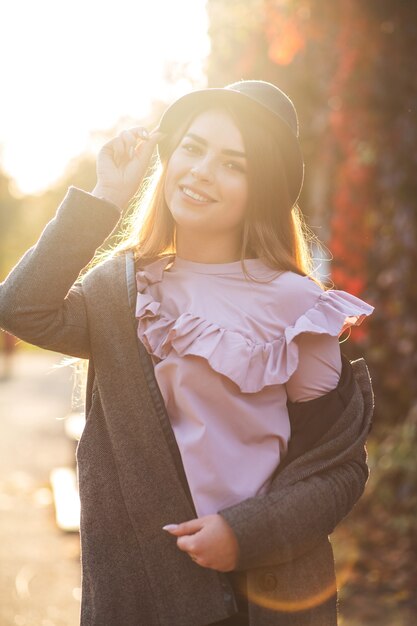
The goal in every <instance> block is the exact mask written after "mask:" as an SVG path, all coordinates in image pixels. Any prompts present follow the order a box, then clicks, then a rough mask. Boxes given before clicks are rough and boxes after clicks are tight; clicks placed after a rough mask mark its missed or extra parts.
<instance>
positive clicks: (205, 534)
mask: <svg viewBox="0 0 417 626" xmlns="http://www.w3.org/2000/svg"><path fill="white" fill-rule="evenodd" d="M164 529H165V530H167V531H168V532H170V533H171V534H172V535H175V536H176V537H178V539H177V546H178V548H179V549H180V550H183V551H184V552H187V553H188V554H189V556H190V557H191V558H192V559H193V561H195V562H196V563H197V564H198V565H201V567H207V568H210V569H215V570H217V571H219V572H230V571H232V570H233V569H234V568H235V567H236V564H237V560H238V556H239V544H238V542H237V539H236V535H235V534H234V532H233V530H232V528H231V527H230V526H229V524H228V523H227V522H226V520H225V519H224V518H223V517H222V516H221V515H218V514H217V513H216V514H214V515H204V516H203V517H198V518H197V519H192V520H189V521H188V522H183V523H182V524H176V525H175V524H168V525H167V526H164Z"/></svg>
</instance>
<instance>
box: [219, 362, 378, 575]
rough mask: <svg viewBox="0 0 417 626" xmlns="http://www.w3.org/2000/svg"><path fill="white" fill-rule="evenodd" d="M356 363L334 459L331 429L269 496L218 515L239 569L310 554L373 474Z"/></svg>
mask: <svg viewBox="0 0 417 626" xmlns="http://www.w3.org/2000/svg"><path fill="white" fill-rule="evenodd" d="M352 365H354V374H355V379H356V384H355V392H354V394H353V396H352V397H351V399H350V401H349V403H348V405H347V406H346V407H345V409H344V410H343V412H342V414H341V415H339V416H335V426H334V429H335V431H336V429H337V436H336V437H335V438H334V441H335V445H334V449H333V452H332V454H333V461H332V458H331V457H330V456H329V452H330V450H332V437H333V433H332V429H331V430H330V431H329V432H328V433H327V435H326V443H325V444H321V443H319V445H317V447H316V448H315V449H314V450H312V451H310V452H309V453H307V454H306V455H303V457H300V458H299V459H297V460H296V461H295V462H294V463H293V464H290V465H289V466H288V467H287V468H286V469H285V470H284V472H282V474H280V473H278V474H277V475H276V476H275V477H274V480H273V481H272V484H271V486H270V489H269V491H268V493H266V494H263V495H261V496H255V497H253V498H248V499H246V500H244V501H243V502H240V503H238V504H235V505H233V506H230V507H227V508H225V509H223V510H221V511H218V513H219V514H220V515H222V516H223V517H224V518H225V520H226V521H227V522H228V524H229V526H230V527H231V528H232V530H233V531H234V534H235V536H236V538H237V541H238V544H239V555H238V562H237V564H236V567H235V569H236V570H245V569H250V568H254V567H261V566H264V565H273V564H278V563H283V562H286V561H290V560H292V559H295V558H297V557H298V556H300V555H302V554H304V553H305V552H307V551H308V550H311V549H312V548H313V547H314V546H315V545H317V544H318V543H319V542H320V541H322V540H323V538H325V537H326V536H327V535H328V534H330V533H331V532H332V531H333V530H334V528H335V527H336V526H337V524H338V523H339V522H340V521H341V520H342V519H343V518H344V517H345V516H346V515H347V514H348V513H349V512H350V510H351V509H352V507H353V506H354V505H355V503H356V502H357V500H358V499H359V497H360V496H361V495H362V493H363V490H364V487H365V484H366V481H367V479H368V475H369V470H368V466H367V453H366V447H365V443H366V438H367V435H368V432H369V429H370V426H371V419H372V413H373V393H372V386H371V381H370V377H369V373H368V371H367V368H366V365H365V362H364V361H363V359H360V360H359V361H357V362H355V363H354V364H352ZM307 406H308V405H307V403H306V407H307ZM344 425H345V426H344ZM324 451H325V453H326V458H323V454H324ZM307 457H308V463H307V462H304V459H307ZM303 463H305V468H306V469H305V471H304V470H303ZM292 468H294V469H292Z"/></svg>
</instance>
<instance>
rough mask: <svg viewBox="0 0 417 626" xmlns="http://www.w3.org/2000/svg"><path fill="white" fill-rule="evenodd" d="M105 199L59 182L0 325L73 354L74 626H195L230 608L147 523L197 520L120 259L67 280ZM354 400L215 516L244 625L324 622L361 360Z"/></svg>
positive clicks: (363, 392)
mask: <svg viewBox="0 0 417 626" xmlns="http://www.w3.org/2000/svg"><path fill="white" fill-rule="evenodd" d="M118 220H119V214H118V212H117V210H116V208H115V207H114V206H113V205H112V204H110V203H107V202H105V201H102V200H99V199H97V198H94V197H92V196H91V195H90V194H87V193H86V192H83V191H81V190H78V189H76V188H74V187H71V188H70V189H69V191H68V194H67V196H66V197H65V199H64V201H63V202H62V204H61V205H60V207H59V209H58V210H57V213H56V215H55V217H54V218H53V219H52V220H51V221H50V222H49V223H48V224H47V226H46V227H45V229H44V231H43V232H42V235H41V237H40V239H39V241H38V242H37V244H36V245H35V246H33V247H32V248H30V249H29V250H28V251H27V252H26V253H25V255H24V256H23V257H22V258H21V260H20V261H19V263H18V264H17V265H16V266H15V268H14V269H13V270H12V271H11V273H10V274H9V276H8V277H7V278H6V280H5V281H4V282H3V283H1V285H0V326H1V327H2V328H4V329H5V330H8V331H10V332H11V333H13V334H15V335H16V336H18V337H20V338H21V339H23V340H25V341H28V342H29V343H32V344H36V345H38V346H41V347H42V348H46V349H48V350H54V351H57V352H61V353H63V354H68V355H73V356H78V357H84V358H88V359H89V372H88V384H87V397H86V416H87V421H86V426H85V429H84V432H83V435H82V438H81V441H80V442H79V445H78V448H77V463H78V477H79V489H80V498H81V552H82V603H81V624H82V626H122V625H123V626H138V625H143V626H203V625H206V624H210V623H212V622H216V621H218V620H221V619H224V618H226V617H228V616H230V615H232V614H233V613H235V612H236V610H237V605H236V601H235V597H234V594H233V587H232V586H231V583H230V580H229V577H228V576H227V575H226V574H225V573H222V572H219V571H215V570H212V569H208V568H204V567H201V566H199V565H198V564H196V563H194V562H193V561H192V560H191V559H190V557H189V556H188V555H187V554H185V553H184V552H183V551H181V550H179V549H178V548H177V546H176V538H175V537H173V536H171V535H169V534H168V533H166V532H165V531H163V530H162V526H164V525H165V524H168V523H172V522H173V521H175V522H178V523H179V522H182V521H186V520H189V519H192V518H195V517H197V515H196V511H195V508H194V504H193V501H192V497H191V494H190V490H189V488H188V484H187V480H186V476H185V473H184V469H183V466H182V462H181V456H180V453H179V449H178V446H177V444H176V440H175V436H174V433H173V430H172V428H171V426H170V423H169V419H168V417H167V415H166V411H165V407H164V403H163V400H162V397H161V394H160V392H159V389H158V386H157V384H156V381H155V377H154V375H153V369H152V365H151V362H150V359H149V355H147V353H146V351H145V349H144V348H143V346H142V344H141V343H140V342H139V341H138V340H137V334H136V320H135V318H134V314H133V313H132V308H131V306H130V303H129V298H128V292H130V299H131V300H132V298H134V288H135V284H134V265H133V260H132V256H131V255H130V254H129V253H123V254H120V255H116V256H114V257H112V258H111V259H109V260H107V261H106V262H105V263H103V264H101V265H99V266H97V267H96V268H94V269H93V270H92V271H91V272H89V273H88V274H87V275H86V276H85V277H84V279H83V281H82V283H80V282H76V279H77V277H78V276H79V273H80V271H81V270H82V269H83V268H84V267H85V266H86V265H87V263H88V262H89V261H90V259H91V258H92V256H93V255H94V252H95V250H96V249H97V248H98V247H99V246H101V245H102V243H103V242H104V240H106V238H107V237H108V236H109V235H110V234H111V233H112V232H113V230H114V229H115V227H116V225H117V223H118ZM352 367H353V371H354V375H355V379H356V381H355V393H354V395H353V397H352V398H351V400H350V402H349V403H348V405H347V406H346V408H345V410H344V411H343V412H342V414H341V415H340V416H338V418H337V420H336V419H335V423H334V426H333V427H332V428H331V429H330V431H329V432H328V433H327V435H325V436H324V437H323V438H322V439H321V440H320V444H319V445H317V446H316V447H314V448H313V449H311V450H310V451H309V452H308V453H306V454H303V455H302V456H301V457H299V458H298V459H297V460H295V461H293V462H292V463H290V464H289V465H288V466H287V467H285V469H284V470H283V471H282V472H280V473H278V474H277V475H276V477H275V478H274V481H273V483H272V485H271V489H270V491H269V492H268V493H267V494H264V495H261V496H257V497H252V498H249V499H247V500H244V501H243V502H240V503H239V504H236V505H233V506H230V507H227V508H225V509H223V510H221V511H219V513H220V514H221V515H223V516H224V517H225V519H226V520H227V521H228V523H229V524H230V525H231V527H232V528H233V530H234V532H235V533H236V536H237V539H238V542H239V547H240V556H239V562H238V564H237V567H236V570H237V571H245V572H246V573H247V582H248V593H249V617H250V625H251V626H286V625H288V626H307V625H309V626H313V625H314V626H334V625H335V624H336V622H337V618H336V608H337V607H336V600H337V598H336V595H337V594H336V586H335V573H334V562H333V554H332V548H331V545H330V542H329V540H328V535H329V534H330V533H331V532H332V531H333V529H334V528H335V526H336V525H337V524H338V523H339V522H340V520H341V519H343V517H344V516H345V515H347V513H348V512H349V511H350V510H351V508H352V506H353V505H354V504H355V502H356V501H357V500H358V498H359V497H360V495H361V494H362V492H363V489H364V486H365V483H366V480H367V477H368V468H367V465H366V448H365V440H366V436H367V434H368V430H369V427H370V423H371V416H372V411H373V395H372V388H371V383H370V378H369V374H368V371H367V368H366V365H365V363H364V361H363V359H360V360H358V361H356V362H354V363H352Z"/></svg>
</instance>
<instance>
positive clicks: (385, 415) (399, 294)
mask: <svg viewBox="0 0 417 626" xmlns="http://www.w3.org/2000/svg"><path fill="white" fill-rule="evenodd" d="M0 58H1V59H2V75H1V81H2V97H1V100H0V279H1V280H3V279H4V278H5V276H6V275H7V274H8V272H9V271H10V269H11V268H12V267H13V265H14V264H15V263H16V262H17V261H18V259H19V258H20V257H21V256H22V254H23V253H24V252H25V251H26V250H27V249H28V248H29V247H30V246H31V245H33V244H34V243H35V242H36V241H37V239H38V237H39V235H40V233H41V231H42V229H43V228H44V226H45V225H46V223H47V222H48V221H49V219H51V218H52V217H53V215H54V213H55V211H56V208H57V206H58V204H59V203H60V202H61V200H62V198H63V197H64V195H65V192H66V190H67V188H68V186H69V185H76V186H79V187H81V188H83V189H86V190H87V191H89V190H91V189H92V188H93V186H94V183H95V165H94V163H95V154H96V153H97V150H98V149H99V147H100V146H101V145H102V144H103V143H104V142H105V141H106V140H107V139H108V138H110V137H111V136H113V135H114V134H115V133H117V132H119V131H120V130H121V129H124V128H128V127H130V126H134V125H146V126H148V127H149V128H152V127H153V126H154V125H156V123H157V122H158V120H159V117H160V115H161V113H162V111H163V110H164V108H165V107H166V106H167V105H168V104H169V103H170V102H172V101H173V100H174V99H175V98H177V97H178V96H180V95H182V94H183V93H186V92H187V91H190V90H191V89H197V88H202V87H206V86H209V87H216V86H223V85H225V84H227V83H229V82H233V81H235V80H238V79H240V78H246V79H253V78H256V79H263V80H267V81H270V82H273V83H276V84H277V85H279V86H280V87H281V88H283V89H284V91H286V92H287V93H288V94H289V95H290V97H291V98H292V99H293V100H294V102H295V104H296V107H297V110H298V113H299V118H300V127H301V141H302V146H303V151H304V155H305V160H306V179H305V185H304V188H303V192H302V196H301V198H300V206H301V208H302V210H303V212H304V213H305V215H306V217H307V220H308V222H309V224H310V226H311V227H312V229H313V230H314V231H315V233H316V234H317V235H318V237H319V238H320V239H321V241H322V242H323V243H324V244H325V246H326V255H325V256H326V259H325V260H324V261H323V262H322V269H323V271H324V272H325V273H330V276H331V279H332V281H333V283H334V285H335V287H336V288H338V289H345V290H347V291H349V292H350V293H353V294H355V295H357V296H359V297H361V298H363V299H364V300H366V301H368V302H370V303H371V304H373V305H374V306H375V313H374V314H373V315H372V316H371V318H370V319H369V320H367V321H366V322H365V323H364V324H363V325H362V326H361V327H359V328H355V329H353V330H352V333H351V335H350V337H349V339H348V341H346V343H344V344H343V352H344V353H345V354H346V355H347V356H348V357H349V358H351V359H354V358H359V357H361V356H363V357H365V359H366V361H367V364H368V367H369V370H370V373H371V376H372V380H373V385H374V391H375V396H376V407H375V416H374V425H373V429H372V432H371V434H370V437H369V445H368V452H369V463H370V467H371V477H370V480H369V483H368V487H367V490H366V493H365V495H364V496H363V498H362V499H361V501H360V502H359V503H358V504H357V506H356V507H355V508H354V510H353V511H352V513H351V514H350V515H349V516H348V518H346V520H344V521H343V523H342V524H341V525H340V526H339V527H338V528H337V530H336V532H335V533H334V535H333V544H334V548H335V553H336V565H337V570H338V582H339V587H340V597H341V604H340V612H341V618H340V623H341V626H371V625H372V626H373V625H382V626H410V625H411V624H415V623H417V594H416V591H417V565H416V561H417V559H416V557H417V532H416V527H417V490H416V487H417V468H416V449H417V447H416V446H417V354H416V335H417V317H416V308H417V281H416V277H415V275H416V268H417V242H416V226H417V176H416V166H417V115H416V113H417V79H416V72H415V59H416V58H417V3H416V2H415V1H414V0H402V1H400V2H399V1H398V0H339V2H332V1H331V0H227V1H225V0H175V1H173V2H168V1H166V2H164V1H163V0H153V2H152V3H148V2H141V3H134V2H130V1H128V0H118V2H117V3H116V2H107V3H100V2H99V1H98V0H87V1H84V2H81V0H72V1H71V2H69V1H68V0H60V1H58V2H56V1H52V0H38V2H36V3H32V2H30V1H29V0H14V2H13V3H12V2H5V3H4V4H3V10H2V36H1V38H0ZM0 341H1V343H0V349H1V353H0V358H1V361H0V379H1V380H0V412H1V419H2V435H3V437H2V438H1V440H0V470H1V476H0V511H1V516H0V529H1V541H0V626H9V625H17V626H32V625H33V626H76V624H78V613H79V600H80V589H79V588H80V571H79V545H78V544H79V542H78V533H77V528H76V524H75V525H74V524H73V522H72V521H71V519H69V521H68V519H67V521H65V519H64V518H65V512H64V513H62V516H63V517H61V518H60V517H59V515H58V508H59V507H58V500H59V490H58V488H55V483H54V481H55V479H56V483H57V484H59V483H60V481H61V484H62V485H64V486H65V485H67V487H68V484H69V483H70V482H71V479H70V475H65V474H62V475H61V474H57V473H55V474H54V470H57V469H59V468H66V467H67V468H71V467H72V468H73V467H74V462H75V457H74V450H75V445H76V443H75V442H76V438H77V432H76V431H77V425H76V424H75V426H74V425H73V427H72V428H70V427H68V424H69V422H70V421H71V420H69V417H74V415H75V417H76V415H77V411H79V409H80V407H79V406H74V403H73V401H72V399H71V395H72V384H73V383H72V380H73V373H72V370H71V368H70V367H64V368H58V369H57V368H56V367H55V366H56V365H59V364H60V363H61V362H62V355H58V354H55V353H48V352H46V351H41V350H38V349H35V348H33V347H32V346H29V345H27V344H25V343H23V342H20V341H16V340H15V339H14V338H13V337H11V336H10V335H7V333H1V337H0ZM68 493H69V492H68ZM67 502H68V500H67ZM72 502H73V504H74V507H75V509H73V513H72V515H73V516H74V510H75V518H76V515H77V512H76V505H77V503H76V498H75V499H74V500H72ZM68 515H70V516H71V514H70V513H68Z"/></svg>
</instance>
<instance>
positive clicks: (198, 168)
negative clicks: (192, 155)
mask: <svg viewBox="0 0 417 626" xmlns="http://www.w3.org/2000/svg"><path fill="white" fill-rule="evenodd" d="M191 174H192V175H193V176H194V178H198V179H199V180H209V181H211V180H213V170H212V167H211V165H210V163H209V162H208V160H207V159H202V160H201V161H200V162H199V163H197V164H196V165H194V167H193V168H192V169H191Z"/></svg>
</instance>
